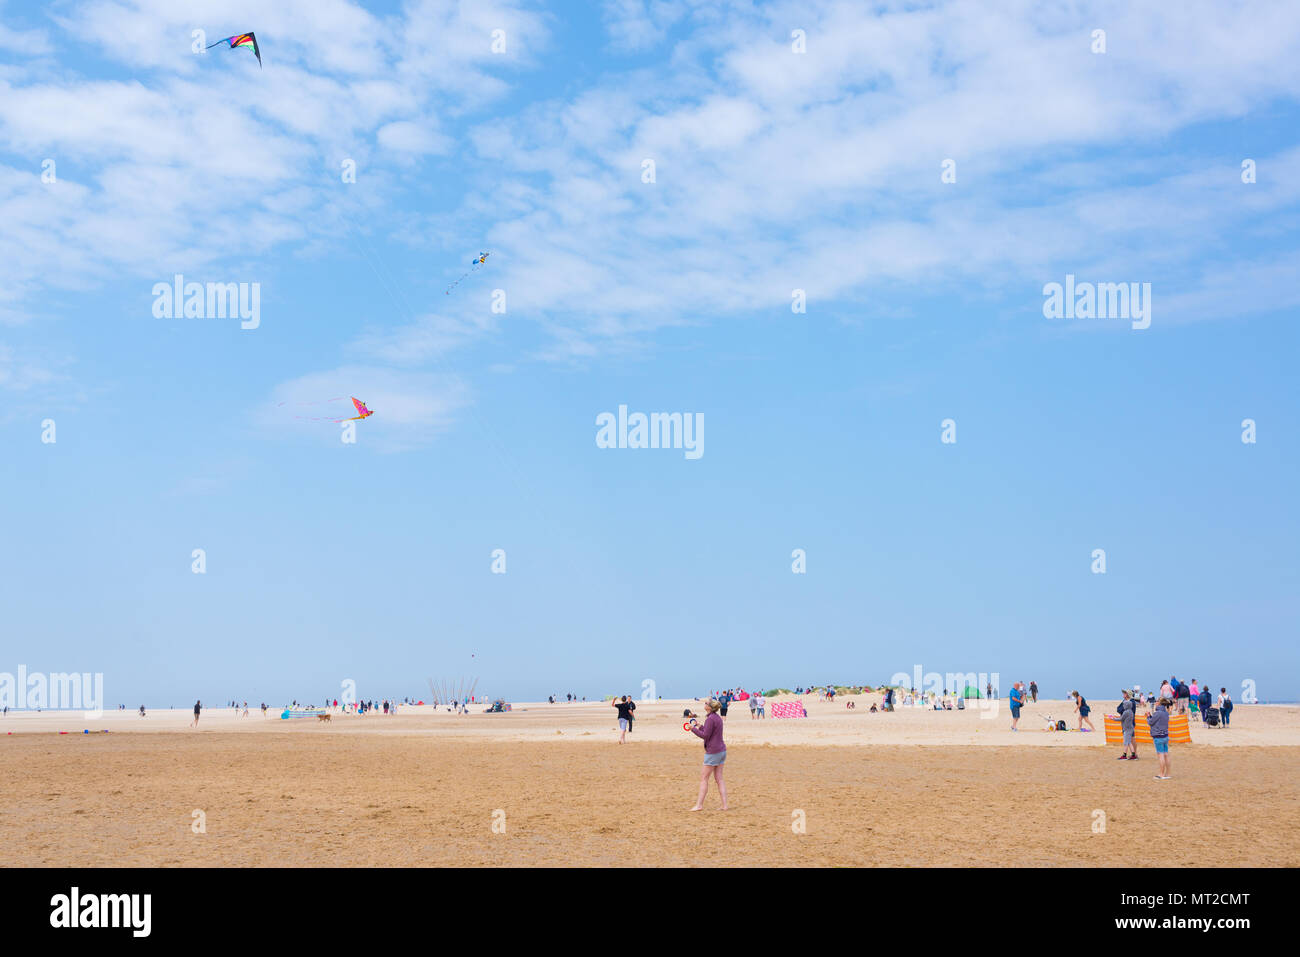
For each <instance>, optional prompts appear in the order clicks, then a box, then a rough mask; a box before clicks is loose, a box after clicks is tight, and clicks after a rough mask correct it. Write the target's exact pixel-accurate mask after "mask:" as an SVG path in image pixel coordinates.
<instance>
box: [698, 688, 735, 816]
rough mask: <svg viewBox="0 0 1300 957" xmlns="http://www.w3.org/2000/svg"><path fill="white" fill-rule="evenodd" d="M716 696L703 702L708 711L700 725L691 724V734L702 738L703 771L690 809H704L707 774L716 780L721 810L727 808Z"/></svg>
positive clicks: (725, 758)
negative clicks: (693, 805)
mask: <svg viewBox="0 0 1300 957" xmlns="http://www.w3.org/2000/svg"><path fill="white" fill-rule="evenodd" d="M721 707H722V706H721V705H720V704H718V701H717V699H716V698H710V699H709V700H708V701H706V702H704V708H705V710H706V711H708V712H709V714H708V716H707V717H706V718H705V719H704V724H703V725H701V726H698V727H697V726H695V725H692V726H691V729H690V730H691V734H693V735H695V736H696V737H697V738H703V739H704V773H703V774H701V775H700V795H699V797H697V798H696V799H695V807H693V808H691V810H692V811H702V810H704V799H705V797H707V796H708V793H709V775H710V774H712V775H713V779H714V780H715V781H717V782H718V797H720V798H721V799H722V810H724V811H725V810H726V809H727V786H726V785H725V784H723V783H722V765H723V763H724V762H725V761H726V760H727V746H726V745H725V744H724V743H723V741H722V718H721V717H719V715H718V711H719V710H720V709H721Z"/></svg>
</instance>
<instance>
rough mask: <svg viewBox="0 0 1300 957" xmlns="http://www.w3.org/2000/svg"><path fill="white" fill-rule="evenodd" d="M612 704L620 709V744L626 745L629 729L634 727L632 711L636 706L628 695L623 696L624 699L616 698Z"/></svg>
mask: <svg viewBox="0 0 1300 957" xmlns="http://www.w3.org/2000/svg"><path fill="white" fill-rule="evenodd" d="M612 704H613V705H614V707H615V708H617V709H618V730H619V735H618V743H619V744H625V743H626V742H627V732H628V729H629V728H631V727H632V709H633V708H635V707H636V705H634V704H633V703H632V701H631V700H630V699H629V698H628V696H627V695H623V697H622V698H615V699H614V700H613V702H612Z"/></svg>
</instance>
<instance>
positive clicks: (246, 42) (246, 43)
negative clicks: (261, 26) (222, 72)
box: [207, 33, 262, 70]
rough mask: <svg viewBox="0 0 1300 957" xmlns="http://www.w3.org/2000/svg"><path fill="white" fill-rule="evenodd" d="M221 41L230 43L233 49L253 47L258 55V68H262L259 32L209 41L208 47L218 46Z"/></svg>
mask: <svg viewBox="0 0 1300 957" xmlns="http://www.w3.org/2000/svg"><path fill="white" fill-rule="evenodd" d="M221 43H229V44H230V49H232V50H233V49H234V48H235V47H252V48H253V56H255V57H257V68H258V69H259V70H260V69H261V68H262V51H261V50H259V49H258V47H257V34H255V33H241V34H239V35H238V36H233V37H224V38H222V39H220V40H218V41H217V42H216V43H209V44H208V46H207V49H209V50H211V49H212V48H213V47H214V46H217V45H218V44H221Z"/></svg>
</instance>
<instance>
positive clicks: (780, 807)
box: [0, 695, 1300, 867]
mask: <svg viewBox="0 0 1300 957" xmlns="http://www.w3.org/2000/svg"><path fill="white" fill-rule="evenodd" d="M803 700H804V701H805V705H806V707H807V709H808V712H809V717H808V718H805V719H788V720H778V719H772V718H768V719H767V720H766V721H754V720H751V718H750V715H749V710H748V707H747V706H746V705H745V703H744V702H740V703H737V704H735V705H733V707H732V710H731V712H730V715H729V717H728V719H727V722H726V737H727V744H728V761H727V764H726V779H727V784H728V789H729V796H730V801H731V809H730V810H728V811H727V812H725V813H724V812H721V811H720V810H718V808H717V797H716V794H710V797H709V800H708V801H707V802H706V810H705V811H704V812H702V813H699V814H691V813H689V812H687V810H686V809H687V808H688V807H690V804H691V802H692V801H693V800H694V790H695V787H696V784H697V780H698V773H699V765H700V760H701V753H702V748H701V747H700V744H699V742H698V740H697V739H696V738H695V737H694V736H691V735H688V734H686V733H685V732H684V731H683V730H682V727H681V723H682V719H681V712H682V709H683V707H692V708H694V709H695V710H700V709H699V707H698V705H697V703H696V702H694V701H659V702H641V703H639V704H638V709H637V718H638V720H637V722H636V724H635V730H634V732H633V734H632V735H631V736H630V740H629V743H628V744H627V745H625V746H620V745H618V744H617V730H616V726H615V720H614V718H615V715H614V709H613V708H611V707H610V706H609V705H607V704H604V703H598V702H592V703H584V704H574V705H566V704H555V705H551V704H547V703H540V704H517V705H516V706H515V710H514V711H512V712H511V713H508V714H492V715H489V714H483V713H481V712H480V713H471V714H468V715H463V716H462V715H452V714H449V713H448V712H446V711H445V710H438V711H434V710H433V709H432V708H427V707H424V708H419V707H410V708H404V709H402V711H401V713H399V714H398V715H396V716H385V715H383V714H379V715H373V714H371V715H367V716H362V717H358V716H353V715H339V714H335V715H334V716H333V718H332V720H331V721H330V722H329V723H322V722H318V721H316V720H314V719H298V720H291V721H286V720H281V719H279V718H278V716H275V715H277V712H271V713H270V715H271V716H268V717H267V718H263V717H262V716H261V713H260V711H253V712H252V715H251V716H250V717H248V718H243V717H238V716H236V715H235V713H233V712H232V711H231V710H230V709H209V710H206V711H205V712H204V714H203V718H202V720H201V722H200V727H199V729H197V730H192V729H190V728H189V723H190V720H191V718H192V715H191V714H190V713H189V712H188V711H180V710H176V711H153V712H150V713H149V715H148V716H147V717H145V718H140V717H139V716H138V715H137V714H135V713H134V712H125V713H123V712H110V713H107V714H105V715H104V716H103V717H101V718H98V719H95V720H87V719H85V718H84V717H83V716H82V715H81V714H80V713H51V712H45V713H41V714H35V713H29V712H22V713H13V712H11V713H10V715H9V716H8V717H7V718H5V719H4V723H3V725H0V732H3V734H0V747H3V751H2V752H0V766H2V767H3V775H2V776H0V800H3V806H4V807H5V809H6V814H5V826H4V836H5V838H6V840H5V842H4V847H5V850H4V851H3V852H0V864H2V865H4V866H7V867H15V866H86V865H163V866H190V865H222V866H231V865H239V866H268V865H303V866H320V867H328V866H339V865H348V866H355V865H370V866H380V865H395V866H408V865H447V864H456V865H461V866H485V865H486V866H492V865H521V866H522V865H526V866H561V865H592V866H600V865H608V864H613V863H624V864H638V865H682V866H688V865H693V864H704V863H708V864H711V865H717V864H726V865H735V866H741V865H762V866H781V865H844V866H872V865H881V866H885V865H890V866H897V865H993V866H996V865H1001V864H1004V863H1006V861H1007V856H1008V853H1011V854H1012V856H1014V857H1016V858H1017V859H1020V860H1023V862H1024V863H1026V864H1031V865H1033V864H1037V865H1046V866H1055V865H1081V864H1105V865H1116V866H1145V865H1146V864H1147V863H1150V862H1153V861H1156V860H1160V861H1162V862H1163V863H1165V864H1169V865H1177V866H1197V865H1206V864H1207V862H1211V861H1212V862H1214V864H1215V865H1216V866H1250V867H1270V866H1296V865H1298V864H1300V802H1298V801H1297V797H1300V793H1298V791H1300V786H1298V785H1297V781H1300V708H1297V707H1290V706H1263V705H1258V706H1248V707H1239V708H1238V709H1237V711H1236V712H1235V713H1234V720H1233V724H1232V727H1231V728H1229V729H1227V730H1224V731H1217V730H1210V729H1203V728H1201V727H1200V726H1199V723H1198V722H1196V721H1193V724H1192V736H1193V743H1192V744H1190V745H1182V746H1175V747H1174V749H1173V774H1174V778H1173V780H1172V781H1168V782H1157V781H1154V780H1153V779H1152V774H1153V773H1154V765H1155V761H1154V759H1153V758H1154V756H1153V755H1151V754H1149V753H1148V754H1144V755H1143V757H1144V758H1146V760H1144V761H1138V762H1136V763H1134V762H1127V761H1125V762H1119V761H1116V760H1115V758H1116V757H1117V755H1118V748H1115V747H1110V748H1107V747H1106V745H1105V743H1104V735H1103V734H1102V733H1101V732H1100V731H1098V732H1097V733H1095V734H1087V733H1085V734H1080V733H1077V732H1067V733H1047V732H1044V731H1042V730H1040V729H1041V728H1042V727H1044V726H1045V725H1046V718H1047V715H1049V714H1050V715H1052V716H1054V717H1064V718H1065V719H1066V720H1067V722H1068V723H1069V724H1070V725H1071V726H1072V725H1073V723H1074V721H1073V717H1072V714H1071V709H1070V707H1069V706H1068V705H1067V704H1066V703H1065V702H1061V701H1039V702H1038V703H1037V704H1035V705H1029V706H1027V707H1026V709H1025V712H1024V714H1023V715H1022V718H1021V723H1020V726H1021V728H1022V729H1023V730H1022V731H1020V732H1019V733H1015V734H1013V733H1011V732H1010V731H1009V728H1008V726H1009V716H1008V715H1007V714H1006V711H1005V708H1003V709H1000V710H999V711H998V713H996V714H994V715H988V714H987V713H985V712H982V711H980V710H977V709H973V710H967V711H950V712H932V711H922V710H908V709H903V710H900V711H898V712H895V713H894V714H880V713H877V714H871V713H870V711H869V708H870V703H871V701H873V700H877V699H876V696H870V695H863V696H858V697H857V698H856V699H855V702H856V704H857V707H856V708H854V709H848V708H847V707H846V706H845V701H844V700H843V699H841V700H837V701H836V702H834V703H830V702H821V701H818V700H816V698H815V697H813V696H806V697H805V698H804V699H803ZM1112 704H1113V702H1094V711H1093V718H1094V721H1095V723H1096V724H1097V725H1098V727H1099V728H1100V726H1101V721H1100V716H1101V715H1102V714H1104V713H1106V712H1107V711H1109V710H1110V708H1111V706H1112ZM86 729H89V730H90V731H92V732H93V733H91V734H84V733H82V732H83V730H86ZM103 729H107V730H108V732H109V733H107V734H104V733H100V732H101V730H103ZM59 731H69V732H75V733H70V734H66V735H61V734H58V733H57V732H59ZM196 811H197V812H200V813H199V814H196V813H195V812H196ZM200 824H201V832H200V827H199V826H200ZM792 824H793V825H796V827H792ZM800 825H801V826H802V832H797V827H798V826H800ZM1099 827H1102V828H1104V829H1102V830H1099V829H1098V828H1099Z"/></svg>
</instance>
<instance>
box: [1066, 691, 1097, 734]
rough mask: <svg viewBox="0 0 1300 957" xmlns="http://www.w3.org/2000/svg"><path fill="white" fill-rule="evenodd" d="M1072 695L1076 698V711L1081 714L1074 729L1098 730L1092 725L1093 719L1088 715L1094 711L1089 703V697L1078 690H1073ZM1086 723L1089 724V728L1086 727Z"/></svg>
mask: <svg viewBox="0 0 1300 957" xmlns="http://www.w3.org/2000/svg"><path fill="white" fill-rule="evenodd" d="M1070 697H1072V698H1074V712H1075V714H1077V715H1078V716H1079V723H1078V726H1077V727H1076V728H1075V729H1074V730H1076V731H1096V730H1097V729H1096V728H1094V727H1093V726H1092V719H1091V718H1089V717H1088V715H1089V714H1090V713H1091V712H1092V708H1091V707H1090V706H1089V705H1088V699H1087V698H1085V697H1084V696H1083V695H1081V694H1079V692H1077V691H1071V692H1070ZM1085 723H1086V724H1087V725H1088V727H1087V728H1084V724H1085Z"/></svg>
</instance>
